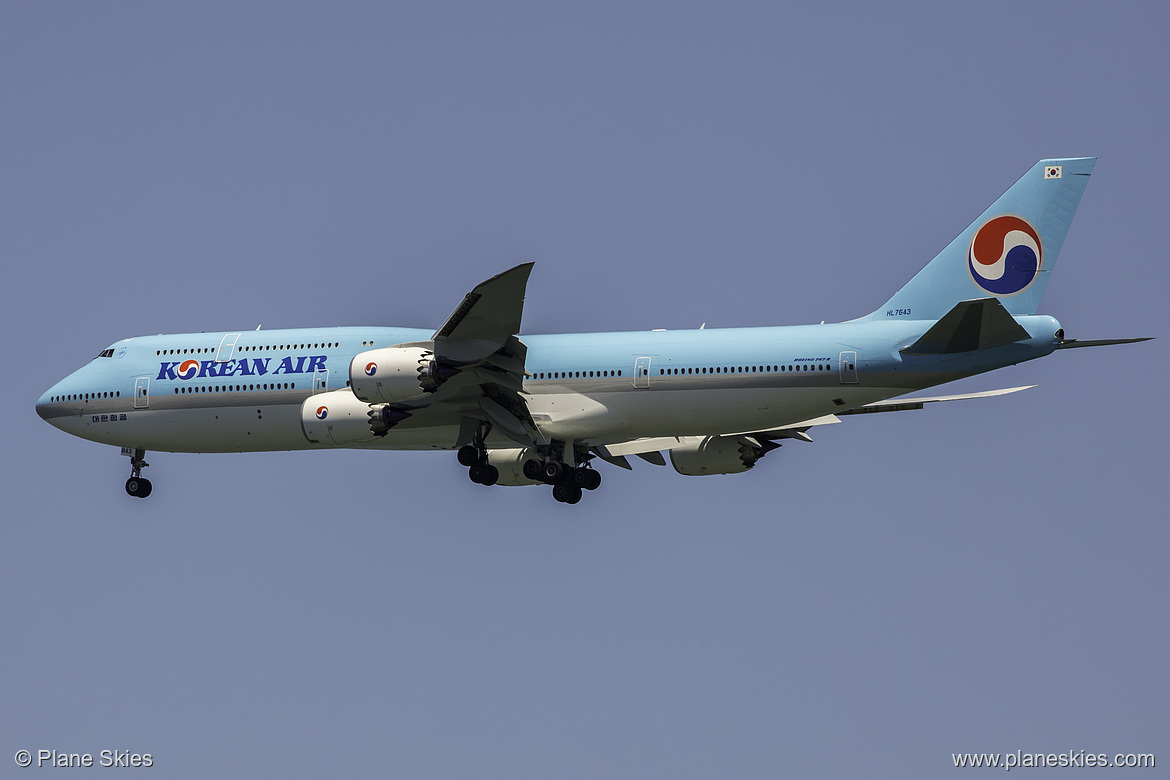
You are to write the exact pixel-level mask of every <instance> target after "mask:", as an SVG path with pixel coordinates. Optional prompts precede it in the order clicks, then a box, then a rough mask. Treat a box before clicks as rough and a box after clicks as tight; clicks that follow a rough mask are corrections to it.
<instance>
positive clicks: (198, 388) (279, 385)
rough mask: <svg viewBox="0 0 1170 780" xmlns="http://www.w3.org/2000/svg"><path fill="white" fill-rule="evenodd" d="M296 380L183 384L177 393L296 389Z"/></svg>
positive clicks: (176, 390)
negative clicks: (254, 383) (255, 383)
mask: <svg viewBox="0 0 1170 780" xmlns="http://www.w3.org/2000/svg"><path fill="white" fill-rule="evenodd" d="M296 389H297V383H296V382H272V383H268V384H260V385H183V386H182V387H176V388H175V395H180V394H183V393H246V392H248V391H251V390H296Z"/></svg>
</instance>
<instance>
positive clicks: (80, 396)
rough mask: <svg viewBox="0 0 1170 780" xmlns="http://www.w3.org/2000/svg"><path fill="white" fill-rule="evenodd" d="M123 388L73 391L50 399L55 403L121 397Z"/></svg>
mask: <svg viewBox="0 0 1170 780" xmlns="http://www.w3.org/2000/svg"><path fill="white" fill-rule="evenodd" d="M121 397H122V391H121V390H108V391H106V392H104V393H71V394H69V395H54V396H52V397H50V398H49V401H50V402H52V403H55V404H59V403H62V402H64V401H95V400H97V399H98V398H121Z"/></svg>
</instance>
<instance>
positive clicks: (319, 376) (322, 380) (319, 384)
mask: <svg viewBox="0 0 1170 780" xmlns="http://www.w3.org/2000/svg"><path fill="white" fill-rule="evenodd" d="M328 389H329V369H327V368H318V369H317V370H316V371H314V372H313V392H314V393H324V392H325V391H326V390H328Z"/></svg>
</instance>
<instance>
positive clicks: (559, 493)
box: [552, 482, 581, 504]
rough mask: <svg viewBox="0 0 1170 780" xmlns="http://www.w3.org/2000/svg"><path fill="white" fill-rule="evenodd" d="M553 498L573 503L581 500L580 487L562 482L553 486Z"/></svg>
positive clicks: (564, 502) (563, 502) (565, 502)
mask: <svg viewBox="0 0 1170 780" xmlns="http://www.w3.org/2000/svg"><path fill="white" fill-rule="evenodd" d="M552 494H553V498H555V499H556V500H557V501H560V502H561V503H562V504H575V503H577V502H578V501H580V500H581V488H579V487H577V486H576V485H570V484H568V483H567V482H562V483H560V484H558V485H554V486H553V490H552Z"/></svg>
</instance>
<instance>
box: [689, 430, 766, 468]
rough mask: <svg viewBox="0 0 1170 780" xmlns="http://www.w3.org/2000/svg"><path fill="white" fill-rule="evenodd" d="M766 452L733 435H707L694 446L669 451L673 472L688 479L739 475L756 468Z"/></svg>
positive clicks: (760, 447) (763, 448)
mask: <svg viewBox="0 0 1170 780" xmlns="http://www.w3.org/2000/svg"><path fill="white" fill-rule="evenodd" d="M766 451H767V450H766V449H765V447H764V446H756V445H755V444H752V443H750V442H747V441H744V440H743V439H742V438H741V437H737V436H726V437H725V436H708V437H707V438H705V439H703V440H701V441H699V442H698V443H696V444H687V445H685V446H682V447H677V448H675V449H673V450H671V451H670V462H671V465H673V466H674V470H675V471H677V472H678V473H679V474H683V475H685V476H688V477H703V476H707V475H710V474H742V473H743V472H745V471H747V470H748V469H750V468H751V467H752V466H754V465H756V461H757V460H759V459H760V458H762V457H764V453H765V452H766Z"/></svg>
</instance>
